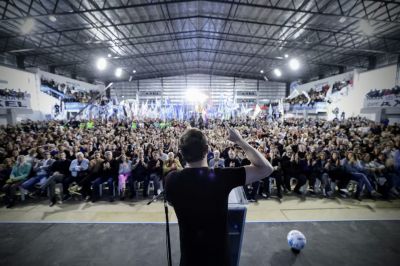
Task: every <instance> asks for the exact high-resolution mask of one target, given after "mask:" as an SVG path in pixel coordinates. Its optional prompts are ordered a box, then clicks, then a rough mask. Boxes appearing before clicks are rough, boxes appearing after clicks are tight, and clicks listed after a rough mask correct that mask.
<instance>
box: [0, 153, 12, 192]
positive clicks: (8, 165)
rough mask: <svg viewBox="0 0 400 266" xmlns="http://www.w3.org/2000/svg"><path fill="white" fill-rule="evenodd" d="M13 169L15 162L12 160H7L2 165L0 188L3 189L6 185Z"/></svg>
mask: <svg viewBox="0 0 400 266" xmlns="http://www.w3.org/2000/svg"><path fill="white" fill-rule="evenodd" d="M12 168H13V161H12V159H11V158H6V159H5V160H4V162H3V163H2V164H1V165H0V188H2V187H3V186H4V185H5V184H6V181H7V180H8V179H9V178H10V175H11V171H12Z"/></svg>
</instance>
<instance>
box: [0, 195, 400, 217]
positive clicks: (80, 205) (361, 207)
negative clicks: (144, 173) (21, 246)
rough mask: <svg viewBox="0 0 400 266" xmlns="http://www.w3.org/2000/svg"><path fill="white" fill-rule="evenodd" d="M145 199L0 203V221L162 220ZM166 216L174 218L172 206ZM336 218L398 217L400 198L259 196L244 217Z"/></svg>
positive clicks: (161, 210) (158, 206)
mask: <svg viewBox="0 0 400 266" xmlns="http://www.w3.org/2000/svg"><path fill="white" fill-rule="evenodd" d="M146 203H147V201H145V200H137V201H125V202H119V201H117V202H113V203H109V202H105V201H104V202H102V201H101V202H97V203H94V204H93V203H84V202H82V201H73V200H71V201H68V202H65V203H63V204H59V205H56V206H54V207H48V205H47V201H46V200H42V201H37V200H36V201H27V202H23V203H19V204H18V205H17V206H15V207H14V208H12V209H6V208H4V207H0V222H2V221H3V222H4V221H8V222H13V221H17V222H18V221H26V222H38V221H45V222H57V221H59V222H163V221H164V207H163V204H162V202H156V203H154V204H151V205H146ZM170 213H171V215H170V220H171V221H172V222H176V216H175V213H174V211H173V208H170ZM310 220H311V221H321V220H322V221H338V220H400V200H394V201H391V202H389V201H382V200H378V201H373V200H363V201H362V202H359V201H356V200H353V199H339V198H336V199H319V198H311V197H307V198H306V199H300V198H298V197H294V196H287V197H285V198H284V199H283V200H282V201H281V202H280V201H278V200H277V199H268V200H259V201H258V202H257V203H251V204H248V205H247V221H250V222H251V221H310Z"/></svg>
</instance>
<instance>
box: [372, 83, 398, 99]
mask: <svg viewBox="0 0 400 266" xmlns="http://www.w3.org/2000/svg"><path fill="white" fill-rule="evenodd" d="M384 96H396V97H397V96H400V86H395V87H393V88H391V89H383V90H378V89H375V90H370V91H369V92H368V93H367V95H366V97H367V99H382V98H383V97H384Z"/></svg>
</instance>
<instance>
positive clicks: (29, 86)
mask: <svg viewBox="0 0 400 266" xmlns="http://www.w3.org/2000/svg"><path fill="white" fill-rule="evenodd" d="M5 88H9V89H15V90H18V89H21V91H22V92H25V91H26V92H28V93H29V94H30V95H31V102H30V106H31V108H32V112H31V113H26V112H25V113H24V112H23V111H22V110H21V112H17V113H18V114H17V121H21V120H22V119H32V120H44V119H45V116H46V115H48V114H51V111H52V108H53V106H54V105H55V104H56V103H59V101H58V100H57V99H56V98H54V97H51V96H50V95H47V94H45V93H44V92H41V91H40V79H39V78H38V76H37V75H36V73H32V72H28V71H22V70H19V69H15V68H10V67H5V66H0V89H5Z"/></svg>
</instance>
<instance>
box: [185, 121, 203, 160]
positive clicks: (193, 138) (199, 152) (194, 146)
mask: <svg viewBox="0 0 400 266" xmlns="http://www.w3.org/2000/svg"><path fill="white" fill-rule="evenodd" d="M179 149H180V150H181V152H182V155H183V158H184V159H185V160H186V161H187V162H188V163H191V162H196V161H200V160H202V159H203V158H204V156H206V154H207V152H208V145H207V139H206V136H204V134H203V133H202V132H201V131H200V130H199V129H197V128H191V129H188V130H186V131H185V133H183V135H182V136H181V138H180V140H179Z"/></svg>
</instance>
